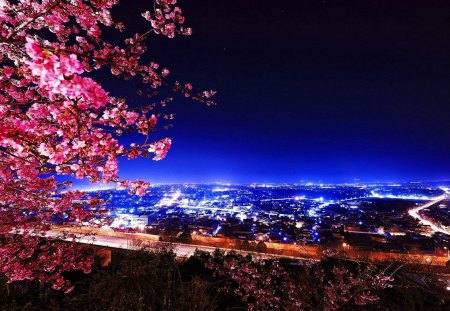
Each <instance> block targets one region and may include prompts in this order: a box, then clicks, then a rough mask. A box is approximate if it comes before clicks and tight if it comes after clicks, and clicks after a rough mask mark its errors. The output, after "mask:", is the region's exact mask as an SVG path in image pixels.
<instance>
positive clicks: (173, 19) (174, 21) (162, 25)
mask: <svg viewBox="0 0 450 311" xmlns="http://www.w3.org/2000/svg"><path fill="white" fill-rule="evenodd" d="M176 3H177V1H176V0H156V4H157V6H158V8H157V9H156V10H155V13H154V14H152V13H150V11H146V12H144V13H142V16H143V17H144V18H145V19H146V20H147V21H149V22H150V23H151V24H152V27H153V30H154V31H155V33H157V34H162V35H164V36H167V37H169V38H173V37H175V33H176V32H178V33H179V34H183V35H191V34H192V29H191V28H184V27H182V25H183V24H184V16H183V14H182V11H181V9H180V8H179V7H174V8H172V6H173V5H175V4H176ZM178 27H179V29H177V28H178Z"/></svg>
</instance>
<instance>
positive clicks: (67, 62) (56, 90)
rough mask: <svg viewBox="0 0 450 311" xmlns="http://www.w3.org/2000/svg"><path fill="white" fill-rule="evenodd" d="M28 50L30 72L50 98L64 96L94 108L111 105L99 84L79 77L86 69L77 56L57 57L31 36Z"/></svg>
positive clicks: (28, 39)
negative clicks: (44, 49) (108, 103)
mask: <svg viewBox="0 0 450 311" xmlns="http://www.w3.org/2000/svg"><path fill="white" fill-rule="evenodd" d="M25 50H26V52H27V54H28V55H29V56H30V58H31V60H30V61H29V62H28V67H29V69H30V70H31V73H32V74H33V76H35V77H38V79H39V80H38V81H39V82H38V85H39V87H40V88H41V90H45V91H47V92H48V96H49V97H50V98H56V97H57V96H59V95H62V96H65V97H67V98H68V99H71V100H76V101H78V103H79V104H80V105H83V106H84V107H92V108H100V107H103V106H105V105H106V103H107V102H108V100H109V98H108V94H107V93H106V92H105V91H104V90H103V88H102V87H101V86H100V85H99V84H98V83H96V82H95V81H94V80H92V79H91V78H87V77H81V76H80V75H79V74H81V73H83V71H84V70H83V68H82V65H81V63H80V62H79V61H78V59H77V56H76V55H75V54H70V55H69V56H66V55H63V54H61V55H60V56H59V57H57V56H56V55H54V54H53V53H51V52H50V51H45V52H44V51H43V50H42V49H41V48H40V46H39V45H38V44H37V42H36V40H34V39H32V38H30V37H27V38H26V44H25Z"/></svg>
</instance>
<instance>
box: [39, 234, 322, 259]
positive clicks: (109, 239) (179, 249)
mask: <svg viewBox="0 0 450 311" xmlns="http://www.w3.org/2000/svg"><path fill="white" fill-rule="evenodd" d="M61 235H62V232H61V231H57V230H50V231H47V232H46V236H47V237H53V238H58V239H62V240H66V241H73V239H72V238H66V239H65V238H62V237H61ZM76 242H77V243H83V244H90V245H97V246H104V247H110V248H118V249H127V250H139V249H142V248H143V246H144V245H145V246H147V249H151V250H158V249H161V248H172V249H173V251H174V252H175V254H176V255H177V256H178V257H190V256H191V255H193V254H194V252H195V251H196V250H197V249H198V250H201V251H205V252H209V253H212V252H213V251H215V250H216V249H220V250H222V251H226V252H229V251H232V250H233V251H235V252H236V253H238V254H241V255H244V256H245V255H252V256H254V257H257V258H261V259H271V258H291V259H296V260H313V261H318V260H317V259H313V258H306V257H297V256H295V257H294V256H286V255H277V254H265V253H256V252H250V251H243V250H236V249H231V248H219V247H212V246H203V245H192V244H182V243H167V242H159V241H142V240H139V239H138V238H136V239H130V238H126V237H117V236H106V235H95V236H92V235H83V234H77V239H76ZM142 243H144V244H142Z"/></svg>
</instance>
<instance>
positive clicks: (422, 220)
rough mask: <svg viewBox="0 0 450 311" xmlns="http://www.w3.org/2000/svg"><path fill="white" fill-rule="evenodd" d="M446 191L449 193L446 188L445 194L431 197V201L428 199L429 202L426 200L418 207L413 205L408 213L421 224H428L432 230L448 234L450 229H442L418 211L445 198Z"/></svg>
mask: <svg viewBox="0 0 450 311" xmlns="http://www.w3.org/2000/svg"><path fill="white" fill-rule="evenodd" d="M448 193H449V192H448V190H445V194H443V195H441V196H439V197H437V198H435V199H433V200H432V201H430V202H428V203H426V204H423V205H420V206H418V207H414V208H412V209H410V210H408V214H409V215H410V216H411V217H413V218H415V219H417V220H419V222H420V223H421V224H423V225H426V226H430V227H431V229H433V231H434V232H441V233H444V234H448V235H450V231H449V230H444V229H443V228H441V227H439V226H437V225H436V224H435V223H433V222H432V221H431V220H429V219H425V218H423V217H422V216H421V215H420V213H419V212H420V211H421V210H423V209H425V208H428V207H431V206H433V205H435V204H437V203H439V202H441V201H443V200H445V199H446V198H447V195H448Z"/></svg>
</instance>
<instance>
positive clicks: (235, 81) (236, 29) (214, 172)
mask: <svg viewBox="0 0 450 311" xmlns="http://www.w3.org/2000/svg"><path fill="white" fill-rule="evenodd" d="M148 3H150V1H148ZM146 5H147V1H140V0H139V1H138V0H134V1H131V0H126V1H123V4H122V5H121V6H120V7H119V8H118V9H116V10H115V18H117V19H120V20H124V21H125V23H126V24H128V26H129V27H128V28H129V30H130V31H134V30H138V29H139V27H142V24H139V23H140V22H141V21H143V19H141V18H140V17H139V12H142V11H145V10H146ZM180 6H181V7H182V8H183V10H184V12H185V15H186V20H187V24H188V25H189V26H192V27H193V29H194V34H193V35H192V36H191V37H179V38H175V39H173V40H170V39H165V38H155V37H151V38H150V39H149V41H148V44H149V46H150V51H149V53H148V54H149V55H150V56H151V57H150V58H152V59H154V60H157V61H158V62H159V63H160V64H162V65H164V66H167V67H169V68H170V69H171V72H172V74H171V78H172V79H174V80H175V79H177V80H182V81H191V82H192V83H193V84H194V86H196V87H198V88H201V89H210V88H213V89H217V90H218V91H219V94H218V95H217V97H216V100H217V102H218V106H216V107H212V108H211V107H210V108H207V107H204V106H202V105H201V104H198V103H196V102H191V101H186V100H184V99H178V100H177V101H176V103H175V104H173V106H171V109H172V110H173V111H174V112H176V113H177V118H176V119H175V121H174V128H173V129H171V130H169V131H166V132H164V131H163V132H162V133H161V132H160V133H159V134H158V135H168V136H171V137H173V138H174V143H173V147H172V149H171V151H170V153H169V155H168V156H167V158H166V159H165V160H163V161H160V162H154V161H151V160H147V159H142V160H137V161H131V162H130V161H122V162H121V175H122V176H123V177H128V178H145V179H148V180H150V181H153V182H186V181H190V182H204V181H231V182H253V181H258V182H285V181H286V182H298V181H301V180H313V181H329V182H345V181H352V180H353V179H354V178H359V179H361V180H365V181H376V180H380V181H393V180H398V181H402V180H443V179H450V161H449V158H450V125H449V116H450V108H449V107H450V2H449V1H425V0H424V1H411V0H410V1H400V0H396V1H392V0H389V1H387V0H386V1H379V0H378V1H370V0H364V1H361V0H353V1H339V0H336V1H316V0H311V1H304V0H292V1H288V0H286V1H262V0H251V1H250V0H224V1H222V0H214V1H200V0H199V1H194V0H190V1H180ZM140 29H141V30H142V28H140ZM150 58H149V59H150ZM121 91H122V92H121V93H124V94H126V93H127V92H128V91H129V92H130V96H131V97H133V96H134V94H133V91H132V90H131V89H130V90H128V89H127V88H126V87H123V88H122V89H121ZM113 94H114V92H113Z"/></svg>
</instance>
